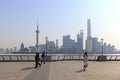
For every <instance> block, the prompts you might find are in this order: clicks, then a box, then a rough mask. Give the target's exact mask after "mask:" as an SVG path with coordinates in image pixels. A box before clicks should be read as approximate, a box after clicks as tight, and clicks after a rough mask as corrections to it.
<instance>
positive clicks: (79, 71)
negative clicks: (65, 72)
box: [76, 69, 85, 73]
mask: <svg viewBox="0 0 120 80" xmlns="http://www.w3.org/2000/svg"><path fill="white" fill-rule="evenodd" d="M84 71H85V70H83V69H80V70H78V71H76V73H81V72H84Z"/></svg>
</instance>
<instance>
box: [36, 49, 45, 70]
mask: <svg viewBox="0 0 120 80" xmlns="http://www.w3.org/2000/svg"><path fill="white" fill-rule="evenodd" d="M45 57H46V56H45V52H44V51H43V52H42V55H41V58H42V60H41V59H40V57H39V52H36V55H35V67H34V68H37V67H38V65H39V66H41V64H42V62H43V63H44V64H45ZM39 61H41V63H39Z"/></svg>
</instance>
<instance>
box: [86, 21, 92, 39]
mask: <svg viewBox="0 0 120 80" xmlns="http://www.w3.org/2000/svg"><path fill="white" fill-rule="evenodd" d="M87 39H91V23H90V19H88V20H87Z"/></svg>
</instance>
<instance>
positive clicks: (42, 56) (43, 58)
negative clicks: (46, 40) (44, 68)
mask: <svg viewBox="0 0 120 80" xmlns="http://www.w3.org/2000/svg"><path fill="white" fill-rule="evenodd" d="M41 58H42V62H43V63H44V64H45V61H46V59H45V51H43V52H42V55H41ZM42 62H41V64H42Z"/></svg>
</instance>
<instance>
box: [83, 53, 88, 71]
mask: <svg viewBox="0 0 120 80" xmlns="http://www.w3.org/2000/svg"><path fill="white" fill-rule="evenodd" d="M83 57H84V59H83V63H84V65H83V70H84V71H85V70H86V68H87V66H88V63H87V62H88V54H87V52H85V53H84V55H83Z"/></svg>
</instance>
